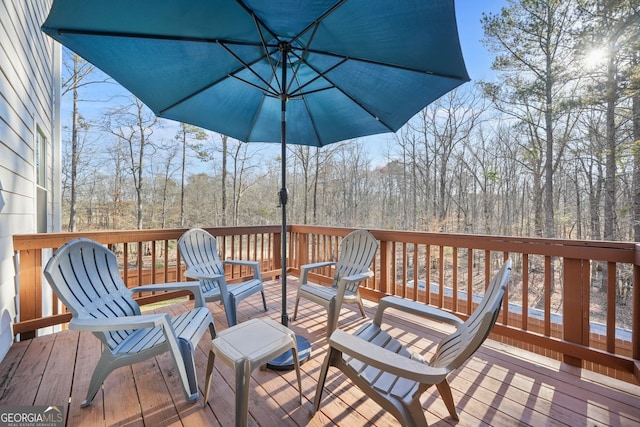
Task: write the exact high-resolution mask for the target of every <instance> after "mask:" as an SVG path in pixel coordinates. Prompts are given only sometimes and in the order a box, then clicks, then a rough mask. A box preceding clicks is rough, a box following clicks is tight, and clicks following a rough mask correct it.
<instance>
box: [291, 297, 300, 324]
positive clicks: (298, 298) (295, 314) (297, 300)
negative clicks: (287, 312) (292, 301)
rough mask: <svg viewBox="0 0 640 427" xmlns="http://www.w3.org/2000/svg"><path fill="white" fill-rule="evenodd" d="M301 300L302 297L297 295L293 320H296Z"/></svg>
mask: <svg viewBox="0 0 640 427" xmlns="http://www.w3.org/2000/svg"><path fill="white" fill-rule="evenodd" d="M299 302H300V297H299V296H296V305H295V306H294V307H293V320H296V317H298V303H299Z"/></svg>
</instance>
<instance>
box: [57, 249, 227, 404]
mask: <svg viewBox="0 0 640 427" xmlns="http://www.w3.org/2000/svg"><path fill="white" fill-rule="evenodd" d="M44 275H45V277H46V278H47V280H48V282H49V284H50V285H51V287H52V288H53V290H54V291H55V293H56V294H57V295H58V298H59V299H60V300H61V301H62V302H63V303H64V305H65V306H66V307H67V308H68V309H69V310H70V311H71V313H72V318H71V321H70V322H69V329H73V330H78V331H89V332H93V334H94V335H95V336H96V337H98V339H100V341H102V343H103V352H102V356H101V357H100V360H99V361H98V364H97V366H96V368H95V370H94V372H93V375H92V376H91V382H90V384H89V390H88V391H87V398H86V399H85V400H84V401H83V402H82V405H81V406H83V407H85V406H87V405H89V404H90V403H91V401H92V400H93V398H94V397H95V395H96V393H97V392H98V390H99V388H100V386H101V384H102V383H103V382H104V380H105V378H106V377H107V376H108V375H109V373H111V372H112V371H113V370H115V369H117V368H119V367H122V366H125V365H130V364H133V363H137V362H140V361H142V360H146V359H148V358H150V357H153V356H156V355H158V354H161V353H164V352H165V351H169V352H170V353H171V355H172V356H173V360H174V362H175V364H176V368H177V372H178V375H179V377H180V380H181V381H182V385H183V387H184V393H185V396H186V398H187V400H188V401H189V402H195V401H197V400H198V384H197V380H196V374H195V364H194V358H193V352H194V348H195V346H196V345H197V343H198V341H200V339H201V338H202V336H203V335H204V333H205V332H206V330H207V328H209V330H210V332H211V336H212V337H215V334H216V333H215V328H214V324H213V317H212V316H211V313H210V312H209V310H208V308H207V307H206V305H205V302H204V298H203V297H202V292H201V291H200V287H199V286H198V284H197V283H195V282H194V283H189V282H182V283H169V284H163V285H147V286H141V287H138V288H133V289H127V287H126V286H125V284H124V282H123V281H122V278H121V276H120V271H119V269H118V264H117V261H116V256H115V254H114V253H113V252H111V251H110V250H109V249H107V248H105V247H104V246H102V245H101V244H99V243H97V242H95V241H93V240H89V239H85V238H80V239H75V240H72V241H69V242H67V243H66V244H64V245H63V246H61V247H60V248H59V249H58V250H57V251H56V252H55V254H54V255H53V257H52V258H51V259H50V260H49V262H48V263H47V265H46V267H45V269H44ZM178 289H188V290H189V291H191V292H193V295H194V296H195V308H194V309H193V310H189V311H187V312H185V313H182V314H180V315H178V316H175V317H169V315H168V314H141V313H140V307H139V306H138V304H137V303H136V301H135V300H134V299H133V297H132V294H133V293H134V292H150V291H167V290H178Z"/></svg>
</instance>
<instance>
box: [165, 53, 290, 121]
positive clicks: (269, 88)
mask: <svg viewBox="0 0 640 427" xmlns="http://www.w3.org/2000/svg"><path fill="white" fill-rule="evenodd" d="M218 44H219V45H220V46H221V47H222V48H223V49H224V50H226V51H227V52H228V53H229V54H230V55H231V56H233V57H234V58H235V59H236V60H237V61H238V62H239V63H240V64H241V65H242V67H239V68H237V69H236V70H234V71H232V72H230V73H228V74H227V75H225V76H224V77H222V78H220V79H218V80H216V81H213V82H211V83H209V84H208V85H206V86H203V87H202V88H200V89H198V90H197V91H195V92H192V93H190V94H189V95H187V96H185V97H183V98H181V99H179V100H178V101H176V102H174V103H173V104H171V105H169V106H167V107H166V108H164V109H162V110H160V112H159V114H161V115H162V114H165V113H166V112H167V111H169V110H171V109H172V108H174V107H176V106H177V105H180V104H182V103H183V102H185V101H188V100H189V99H191V98H193V97H195V96H198V95H199V94H201V93H203V92H205V91H207V90H209V89H211V88H212V87H214V86H215V85H217V84H218V83H220V82H221V81H223V80H225V79H226V78H228V77H231V78H234V79H236V80H239V81H241V82H243V83H245V84H248V85H250V86H253V87H255V88H256V89H258V90H260V91H261V92H264V93H265V94H268V95H271V96H274V97H276V98H277V97H278V96H279V93H278V91H277V90H276V89H275V88H274V87H273V86H271V84H269V82H267V81H266V80H265V79H263V78H262V77H261V76H260V75H259V74H258V73H256V72H255V71H254V70H253V68H251V66H252V65H253V64H256V63H258V62H260V61H261V60H262V58H258V59H256V60H255V61H252V62H251V63H247V62H245V61H243V60H242V59H241V58H240V57H239V56H238V55H236V54H235V53H234V52H233V50H231V49H229V48H228V47H227V46H226V42H218ZM245 69H246V70H249V71H250V72H251V73H252V74H253V75H255V76H256V77H257V78H258V79H260V80H261V81H262V82H263V83H264V84H265V86H264V87H262V86H259V85H257V84H256V83H253V82H250V81H248V80H246V79H243V78H241V77H238V76H237V75H236V73H238V72H240V71H243V70H245Z"/></svg>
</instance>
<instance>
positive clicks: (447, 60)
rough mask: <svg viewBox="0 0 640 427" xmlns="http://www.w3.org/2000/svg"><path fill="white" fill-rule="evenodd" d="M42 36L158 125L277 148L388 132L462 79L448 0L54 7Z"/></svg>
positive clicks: (283, 197) (80, 1)
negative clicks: (111, 83)
mask: <svg viewBox="0 0 640 427" xmlns="http://www.w3.org/2000/svg"><path fill="white" fill-rule="evenodd" d="M42 29H43V31H44V32H45V33H47V34H48V35H50V36H51V37H53V38H54V39H56V40H57V41H59V42H60V43H62V44H64V45H65V46H67V47H68V48H70V49H71V50H73V51H75V52H76V53H78V54H79V55H81V56H82V57H83V58H85V59H86V60H87V61H89V62H91V63H93V64H94V65H96V66H97V67H98V68H100V69H101V70H102V71H104V72H105V73H107V74H109V75H110V76H111V77H113V79H115V80H116V81H118V82H119V83H120V84H121V85H122V86H124V87H125V88H127V89H128V90H129V91H131V92H132V93H133V94H134V95H136V96H137V97H138V98H139V99H141V100H142V101H143V102H144V103H145V104H146V105H147V106H148V107H149V108H150V109H151V110H152V111H153V112H154V113H155V114H156V115H158V116H160V117H166V118H169V119H174V120H177V121H180V122H186V123H191V124H193V125H196V126H200V127H202V128H206V129H210V130H214V131H216V132H219V133H222V134H225V135H228V136H230V137H233V138H236V139H238V140H240V141H246V142H253V141H255V142H278V143H280V144H281V149H282V188H281V189H280V192H279V198H280V203H281V206H282V248H281V251H282V323H283V324H284V325H287V323H288V314H287V306H286V288H287V280H286V269H287V264H286V253H287V246H286V245H287V243H286V240H287V239H286V202H287V190H286V145H287V144H288V143H293V144H304V145H310V146H319V147H321V146H324V145H327V144H331V143H333V142H337V141H342V140H346V139H351V138H356V137H361V136H366V135H373V134H378V133H384V132H395V131H396V130H398V129H399V128H400V127H401V126H402V125H403V124H404V123H405V122H406V121H407V120H409V119H410V118H411V117H412V116H413V115H414V114H416V113H417V112H418V111H420V110H421V109H422V108H424V107H425V106H426V105H428V104H429V103H430V102H432V101H434V100H436V99H437V98H439V97H440V96H441V95H443V94H445V93H447V92H448V91H450V90H452V89H454V88H455V87H457V86H459V85H460V84H462V83H464V82H466V81H468V80H469V77H468V75H467V71H466V68H465V65H464V60H463V57H462V52H461V49H460V43H459V40H458V32H457V27H456V19H455V11H454V1H453V0H393V1H391V0H315V1H314V0H268V1H267V0H188V1H185V0H135V1H131V0H109V1H105V0H55V1H54V3H53V6H52V8H51V11H50V14H49V17H48V18H47V20H46V22H45V23H44V24H43V25H42Z"/></svg>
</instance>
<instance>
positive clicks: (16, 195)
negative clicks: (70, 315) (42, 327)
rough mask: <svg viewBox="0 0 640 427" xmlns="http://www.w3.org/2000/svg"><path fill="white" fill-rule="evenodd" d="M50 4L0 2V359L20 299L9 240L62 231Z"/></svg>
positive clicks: (56, 50) (56, 62)
mask: <svg viewBox="0 0 640 427" xmlns="http://www.w3.org/2000/svg"><path fill="white" fill-rule="evenodd" d="M51 3H52V0H1V1H0V360H1V359H2V358H3V357H4V356H5V355H6V352H7V351H8V349H9V347H10V346H11V343H12V341H13V334H12V330H11V323H12V322H13V321H14V320H15V319H16V306H17V303H18V301H17V299H16V295H17V294H18V295H19V293H17V292H16V289H17V286H19V283H18V281H17V280H16V277H15V271H16V269H15V263H14V252H13V241H12V236H13V235H14V234H21V233H34V232H37V231H58V230H59V229H60V214H59V213H60V202H59V201H60V153H61V149H60V119H59V111H60V102H59V101H60V92H59V91H60V84H59V82H60V66H61V65H60V64H61V59H60V58H61V55H60V46H59V45H58V44H57V43H55V42H53V41H52V40H51V39H50V38H48V37H47V36H46V35H45V34H43V33H42V32H41V31H40V25H41V24H42V22H43V21H44V19H45V18H46V16H47V14H48V11H49V8H50V7H51ZM39 134H40V135H41V136H43V137H44V140H45V143H43V144H42V145H41V147H42V148H43V149H44V154H43V155H42V156H40V159H41V160H40V161H38V160H37V159H36V155H37V154H38V153H39V152H40V150H39V149H37V148H36V143H37V141H40V140H41V138H40V137H39V136H38V135H39ZM40 163H42V164H43V167H42V168H41V169H42V171H43V173H42V175H41V177H42V178H41V179H40V185H38V167H37V165H39V164H40ZM50 304H51V302H50V301H43V309H44V310H45V311H50Z"/></svg>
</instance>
